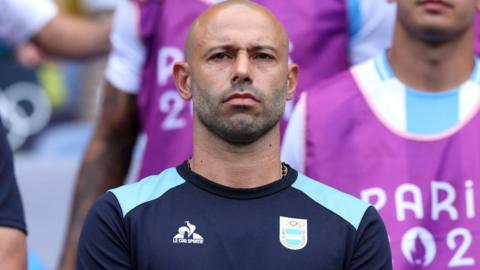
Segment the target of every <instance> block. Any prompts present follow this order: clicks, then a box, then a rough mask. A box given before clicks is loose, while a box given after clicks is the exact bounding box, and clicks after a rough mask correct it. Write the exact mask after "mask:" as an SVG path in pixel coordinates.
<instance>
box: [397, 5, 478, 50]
mask: <svg viewBox="0 0 480 270" xmlns="http://www.w3.org/2000/svg"><path fill="white" fill-rule="evenodd" d="M389 1H391V2H393V1H395V2H397V4H398V6H397V20H398V21H397V23H398V24H399V25H400V26H401V27H402V28H403V29H405V30H406V32H408V33H409V34H411V35H413V36H414V37H415V38H417V39H419V40H422V41H424V42H429V43H443V42H446V41H449V40H451V39H455V38H457V37H459V36H461V35H463V34H464V33H466V32H467V31H469V30H470V29H472V27H473V26H472V25H473V19H474V15H475V12H476V10H477V9H478V8H479V7H480V1H479V0H389Z"/></svg>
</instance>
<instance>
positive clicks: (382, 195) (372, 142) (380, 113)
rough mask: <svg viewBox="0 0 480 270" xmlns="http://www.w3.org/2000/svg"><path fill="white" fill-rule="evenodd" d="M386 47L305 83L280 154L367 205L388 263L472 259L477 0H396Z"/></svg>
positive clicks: (478, 148) (479, 81)
mask: <svg viewBox="0 0 480 270" xmlns="http://www.w3.org/2000/svg"><path fill="white" fill-rule="evenodd" d="M396 2H397V4H398V5H397V8H398V10H397V19H396V23H395V32H394V37H393V44H392V47H391V48H390V49H388V50H386V51H384V52H381V53H380V54H379V55H377V56H376V57H374V58H372V59H371V60H369V61H367V62H365V63H362V64H360V65H357V66H354V67H352V68H351V69H350V70H349V71H347V72H343V73H341V74H339V75H338V76H335V77H334V78H332V79H330V80H328V81H327V82H324V83H320V84H318V85H316V86H315V87H313V88H311V89H309V90H308V91H307V92H305V94H304V95H303V96H302V97H301V98H300V101H299V103H298V105H297V107H296V109H295V112H294V113H293V116H292V118H291V120H290V122H289V126H288V128H287V131H286V135H285V140H284V145H283V150H282V159H283V160H284V161H286V162H288V163H289V164H291V165H292V166H293V167H294V168H298V169H299V170H301V171H303V172H305V173H306V174H307V175H309V176H310V177H314V178H316V179H322V181H324V182H326V183H328V184H330V185H332V186H334V187H336V188H339V189H340V190H342V191H344V192H347V193H350V194H353V195H355V196H358V197H360V198H362V199H363V200H365V201H367V202H369V203H372V204H374V205H375V206H376V207H377V209H378V210H379V211H380V214H381V215H382V217H383V219H384V221H385V223H386V225H387V231H388V232H389V236H390V241H391V247H392V254H393V258H394V269H420V268H421V269H424V268H425V269H450V268H455V269H472V270H473V269H479V263H480V243H479V242H478V241H479V239H480V231H479V230H478V224H479V221H480V212H479V208H478V205H479V204H478V202H477V201H476V200H477V199H478V198H479V196H480V192H479V189H478V186H479V185H480V182H479V181H480V136H479V134H480V113H479V110H480V70H479V68H480V66H479V60H478V59H477V58H476V57H475V56H474V53H473V41H474V36H475V35H474V20H475V12H476V10H477V9H478V8H480V1H478V0H463V1H447V0H444V1H413V0H397V1H396Z"/></svg>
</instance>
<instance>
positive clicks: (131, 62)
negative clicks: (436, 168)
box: [0, 0, 146, 94]
mask: <svg viewBox="0 0 480 270" xmlns="http://www.w3.org/2000/svg"><path fill="white" fill-rule="evenodd" d="M0 1H1V0H0ZM139 19H140V18H139V10H138V7H137V5H136V4H135V3H134V2H133V1H129V0H119V1H118V3H117V7H116V9H115V16H114V19H113V29H112V33H111V34H110V41H111V43H112V51H111V52H110V56H109V58H108V63H107V67H106V71H105V77H106V78H107V80H108V81H109V82H110V83H111V84H112V85H113V86H114V87H115V88H117V89H118V90H121V91H124V92H126V93H130V94H136V93H138V91H139V88H140V79H141V72H142V67H143V64H144V62H145V57H146V49H145V46H144V45H143V43H142V41H141V39H140V31H139V30H138V28H139V27H140V23H139Z"/></svg>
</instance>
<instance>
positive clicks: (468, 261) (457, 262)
mask: <svg viewBox="0 0 480 270" xmlns="http://www.w3.org/2000/svg"><path fill="white" fill-rule="evenodd" d="M458 236H460V237H461V239H462V240H463V241H462V242H461V244H460V247H458V249H457V251H456V252H455V255H453V257H452V259H451V260H450V262H449V263H448V266H449V267H459V266H471V265H475V259H474V258H464V257H463V256H464V255H465V253H466V252H467V250H468V248H469V247H470V245H471V244H472V235H471V234H470V232H469V231H468V230H467V229H465V228H456V229H454V230H452V231H451V232H450V233H449V234H448V235H447V245H448V247H449V248H450V249H451V250H455V248H457V243H456V242H455V239H456V238H457V237H458Z"/></svg>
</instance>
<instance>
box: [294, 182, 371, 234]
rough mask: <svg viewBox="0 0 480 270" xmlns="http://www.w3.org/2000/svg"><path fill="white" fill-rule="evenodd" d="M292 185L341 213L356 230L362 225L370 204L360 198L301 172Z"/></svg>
mask: <svg viewBox="0 0 480 270" xmlns="http://www.w3.org/2000/svg"><path fill="white" fill-rule="evenodd" d="M292 187H293V188H296V189H298V190H300V191H301V192H303V193H304V194H306V195H307V196H308V197H310V198H311V199H312V200H314V201H315V202H317V203H318V204H320V205H322V206H323V207H325V208H327V209H328V210H330V211H332V212H334V213H335V214H337V215H339V216H340V217H341V218H343V219H344V220H346V221H347V222H348V223H350V224H352V226H353V227H355V230H357V229H358V226H360V222H361V221H362V218H363V216H364V215H365V212H366V211H367V208H368V207H369V206H370V205H369V204H367V203H365V202H364V201H361V200H360V199H357V198H355V197H353V196H351V195H348V194H347V193H343V192H341V191H338V190H336V189H334V188H332V187H329V186H327V185H324V184H322V183H320V182H317V181H315V180H313V179H311V178H308V177H306V176H305V175H302V174H300V173H299V174H298V178H297V180H296V181H295V183H293V185H292Z"/></svg>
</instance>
